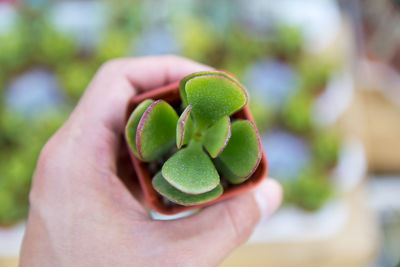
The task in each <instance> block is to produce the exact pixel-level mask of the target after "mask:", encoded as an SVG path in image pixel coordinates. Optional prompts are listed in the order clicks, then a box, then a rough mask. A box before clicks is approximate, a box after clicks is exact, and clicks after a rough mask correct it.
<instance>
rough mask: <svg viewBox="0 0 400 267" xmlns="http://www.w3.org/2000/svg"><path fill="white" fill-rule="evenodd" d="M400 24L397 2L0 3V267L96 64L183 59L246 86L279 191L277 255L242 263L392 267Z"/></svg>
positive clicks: (399, 154)
mask: <svg viewBox="0 0 400 267" xmlns="http://www.w3.org/2000/svg"><path fill="white" fill-rule="evenodd" d="M399 25H400V3H399V1H398V0H381V1H376V0H354V1H347V0H279V1H272V0H268V1H259V0H219V1H211V0H202V1H196V0H164V1H160V0H132V1H128V0H120V1H111V0H102V1H97V0H86V1H79V0H63V1H52V0H0V265H2V262H1V257H2V256H4V255H5V256H7V255H10V254H11V255H14V254H15V251H17V250H18V248H19V244H20V243H19V242H21V239H22V234H23V231H24V226H23V225H24V223H23V222H24V221H25V219H26V217H27V213H28V209H29V201H28V194H29V189H30V185H31V179H32V175H33V172H34V169H35V165H36V161H37V159H38V156H39V153H40V150H41V148H42V147H43V145H44V144H45V143H46V141H47V140H48V138H49V137H50V136H51V135H52V134H53V133H54V132H55V131H56V130H57V129H58V128H59V127H60V126H61V125H62V124H63V123H64V122H65V121H66V119H67V118H68V116H69V114H70V112H71V111H72V110H73V108H74V106H75V105H76V103H77V101H78V100H79V98H80V96H81V95H82V93H83V92H84V90H85V88H86V87H87V85H88V83H89V82H90V80H91V79H92V77H93V75H94V74H95V72H96V70H97V69H98V68H99V67H100V66H101V65H102V64H103V63H104V62H106V61H107V60H110V59H114V58H118V57H137V56H148V55H162V54H177V55H182V56H185V57H188V58H191V59H193V60H195V61H199V62H202V63H204V64H208V65H211V66H213V67H215V68H218V69H225V70H227V71H229V72H231V73H233V74H234V75H235V76H236V77H237V78H238V79H239V80H240V81H241V82H242V83H243V84H244V85H245V87H246V88H247V89H248V91H249V92H250V108H251V110H252V112H253V115H254V118H255V120H256V123H257V125H258V127H259V130H260V132H261V134H262V141H263V145H264V148H265V151H266V154H267V158H268V161H269V164H270V170H269V175H270V176H271V177H274V178H276V179H278V180H279V181H280V182H281V183H282V185H283V187H284V206H283V208H281V209H280V210H279V211H278V212H277V214H275V215H274V216H272V217H271V218H269V220H268V221H266V222H264V223H265V224H261V226H260V229H258V230H260V231H258V232H257V231H256V232H255V234H254V236H255V237H256V238H257V237H259V238H260V239H262V241H263V243H262V245H265V246H269V247H268V248H267V249H264V248H263V249H264V250H263V251H262V252H261V253H259V254H257V255H258V257H253V256H252V255H254V254H252V253H253V252H252V251H251V253H249V254H248V255H251V256H250V257H248V258H247V260H248V259H250V258H251V259H253V260H257V259H260V260H263V257H264V256H265V257H266V258H268V260H271V259H276V258H278V256H280V258H279V260H277V262H278V263H279V264H276V266H360V265H361V266H365V265H362V264H360V262H364V263H365V262H368V263H370V265H368V266H385V267H386V266H388V267H389V266H394V265H395V264H397V263H398V262H399V260H400V257H399V254H398V251H399V248H400V243H399V240H400V216H399V214H400V204H399V203H400V198H399V194H398V192H399V190H400V178H399V177H400V176H399V173H400V141H399V140H400V123H399V117H400V31H399V29H400V28H399ZM349 137H351V138H349ZM349 140H350V141H349ZM367 171H368V173H367ZM371 214H372V215H371ZM15 229H16V230H15ZM263 230H264V232H263ZM13 231H16V232H15V233H16V234H15V233H14V234H15V235H13V234H12V233H13ZM327 233H328V234H327ZM376 233H378V234H376ZM264 234H265V235H264ZM313 234H315V235H313ZM375 234H376V235H375ZM254 236H253V237H254ZM271 237H272V239H271ZM274 237H275V238H277V237H279V238H277V239H276V240H278V241H279V242H276V240H275V239H273V238H274ZM313 237H314V238H315V239H312V238H313ZM10 240H11V241H10ZM15 240H17V241H15ZM271 240H272V241H271ZM310 240H311V241H312V242H310ZM321 240H327V241H326V243H324V244H322V245H321V242H323V241H321ZM274 242H275V243H274ZM277 243H279V244H280V245H278V244H277ZM262 245H260V246H259V247H261V246H262ZM274 249H276V251H275V250H274ZM249 251H250V250H249ZM378 251H379V252H378ZM13 253H14V254H13ZM375 254H379V255H378V256H376V255H375ZM15 255H16V254H15ZM287 255H290V257H287ZM299 255H301V256H303V257H304V258H302V259H303V261H301V260H298V259H299V258H296V256H299ZM332 255H333V256H332ZM371 255H373V256H371ZM374 255H375V256H374ZM374 257H375V258H376V260H375V261H376V262H374V259H373V258H374ZM318 259H320V260H321V261H318ZM247 260H246V263H247ZM290 260H291V261H292V264H291V265H290V264H289V263H288V261H290ZM335 260H337V261H335ZM350 260H353V261H354V262H356V263H358V264H349V262H350ZM232 262H236V263H238V264H239V263H240V262H239V261H236V260H233V261H232ZM271 262H272V261H271ZM337 262H339V263H338V264H336V263H337ZM286 263H287V264H286ZM312 263H313V264H312ZM346 263H347V264H346ZM285 264H286V265H285ZM329 264H331V265H329ZM14 265H15V264H14ZM14 265H13V266H14ZM231 266H236V265H234V264H233V265H231ZM238 266H243V265H238Z"/></svg>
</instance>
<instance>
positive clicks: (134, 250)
mask: <svg viewBox="0 0 400 267" xmlns="http://www.w3.org/2000/svg"><path fill="white" fill-rule="evenodd" d="M208 69H210V68H209V67H207V66H204V65H201V64H198V63H195V62H192V61H190V60H187V59H184V58H180V57H175V56H163V57H147V58H136V59H117V60H113V61H110V62H108V63H106V64H105V65H104V66H102V67H101V69H100V70H99V71H98V72H97V74H96V76H95V77H94V79H93V80H92V82H91V84H90V85H89V87H88V88H87V90H86V92H85V94H84V96H83V97H82V99H81V100H80V102H79V104H78V105H77V107H76V108H75V110H74V111H73V112H72V114H71V116H70V118H69V119H68V121H67V122H66V123H65V124H64V125H63V126H62V127H61V128H60V129H59V130H58V132H57V133H56V134H55V135H54V136H53V137H52V138H51V139H50V140H49V141H48V143H47V144H46V146H45V147H44V148H43V150H42V152H41V155H40V158H39V162H38V165H37V169H36V172H35V175H34V179H33V185H32V189H31V193H30V204H31V206H30V212H29V218H28V223H27V229H26V233H25V237H24V241H23V244H22V251H21V258H20V261H21V266H40V267H45V266H214V265H217V264H219V263H220V262H221V261H222V260H223V259H224V258H225V257H226V256H227V255H228V254H229V253H230V252H231V251H232V250H233V249H234V248H236V247H237V246H239V245H240V244H242V243H243V242H245V241H246V240H247V239H248V238H249V236H250V234H251V233H252V230H253V228H254V226H255V225H256V224H257V222H258V221H259V220H260V218H261V216H262V215H269V214H271V213H272V212H273V211H274V210H275V209H276V208H277V207H278V206H279V204H280V201H281V196H282V193H281V188H280V186H279V184H278V183H277V182H275V181H274V180H272V179H266V180H265V181H264V182H263V183H262V184H261V185H260V186H259V187H257V188H256V189H255V190H254V191H252V192H249V193H246V194H243V195H240V196H238V197H235V198H232V199H229V200H226V201H223V202H221V203H218V204H215V205H213V206H210V207H207V208H205V209H203V210H202V211H201V212H199V213H198V214H196V215H193V216H191V217H188V218H184V219H181V220H176V221H153V220H151V219H150V218H149V215H148V213H147V212H146V211H145V209H144V208H143V207H142V206H141V205H140V203H139V202H138V200H137V199H135V197H134V196H133V195H132V194H131V193H130V191H129V190H128V189H127V187H126V186H125V185H124V183H123V182H122V181H121V179H120V178H119V175H118V174H119V173H120V172H119V170H118V165H117V162H118V160H117V158H118V156H119V154H120V153H121V152H120V150H121V147H123V146H124V144H123V143H122V142H123V139H122V138H121V136H122V132H123V129H124V117H125V111H126V107H127V104H128V101H129V99H130V98H131V97H132V96H133V95H134V94H135V93H137V92H139V91H141V90H150V89H153V88H155V87H159V86H162V85H165V84H167V83H170V82H174V81H177V80H179V79H181V78H183V77H184V76H185V75H187V74H189V73H192V72H196V71H202V70H208ZM131 179H132V176H131Z"/></svg>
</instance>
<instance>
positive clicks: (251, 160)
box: [219, 120, 261, 178]
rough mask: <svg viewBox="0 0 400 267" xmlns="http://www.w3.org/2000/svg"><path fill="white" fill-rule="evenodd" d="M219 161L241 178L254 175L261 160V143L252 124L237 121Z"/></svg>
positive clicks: (245, 121)
mask: <svg viewBox="0 0 400 267" xmlns="http://www.w3.org/2000/svg"><path fill="white" fill-rule="evenodd" d="M219 159H221V161H222V162H223V163H224V164H225V166H226V167H227V168H228V169H229V170H230V171H231V172H232V173H233V174H234V175H236V176H238V177H240V178H248V177H250V175H252V174H253V172H254V171H255V170H256V168H257V166H258V164H259V163H260V160H261V141H260V136H259V134H258V131H257V129H256V127H255V125H254V124H253V123H252V122H250V121H248V120H237V121H235V122H233V123H232V136H231V138H230V139H229V142H228V144H227V145H226V147H225V149H224V151H222V153H221V155H220V156H219Z"/></svg>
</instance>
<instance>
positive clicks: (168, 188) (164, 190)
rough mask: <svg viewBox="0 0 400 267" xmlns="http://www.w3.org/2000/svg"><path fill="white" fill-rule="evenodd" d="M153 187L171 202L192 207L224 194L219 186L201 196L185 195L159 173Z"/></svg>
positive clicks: (155, 177)
mask: <svg viewBox="0 0 400 267" xmlns="http://www.w3.org/2000/svg"><path fill="white" fill-rule="evenodd" d="M153 187H154V189H155V190H156V191H157V192H158V193H160V194H161V195H162V196H164V197H166V198H167V199H169V200H170V201H172V202H174V203H177V204H180V205H184V206H192V205H198V204H202V203H205V202H209V201H211V200H214V199H216V198H217V197H219V196H220V195H222V193H223V188H222V186H221V184H218V185H217V187H215V188H214V189H213V190H211V191H209V192H206V193H203V194H199V195H190V194H186V193H183V192H181V191H179V190H178V189H176V188H175V187H173V186H172V185H170V184H169V183H168V182H167V180H165V179H164V177H163V176H162V174H161V172H159V173H157V174H156V176H154V178H153Z"/></svg>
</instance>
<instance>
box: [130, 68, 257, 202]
mask: <svg viewBox="0 0 400 267" xmlns="http://www.w3.org/2000/svg"><path fill="white" fill-rule="evenodd" d="M179 91H180V95H181V100H182V106H181V107H183V109H184V110H183V112H182V113H181V114H180V116H178V114H177V112H176V109H179V108H176V109H174V107H173V106H171V105H170V104H169V103H167V102H165V101H164V100H156V101H154V100H152V99H146V100H144V101H143V102H141V103H140V104H139V105H138V106H137V107H136V109H135V110H134V111H133V112H132V114H131V116H130V118H129V120H128V123H127V126H126V139H127V142H128V145H129V147H130V149H131V151H132V152H133V154H134V155H135V156H136V157H137V158H138V159H139V160H141V161H143V162H153V161H157V160H160V159H161V160H163V159H164V160H166V161H165V162H163V165H162V167H161V170H160V171H159V172H156V173H155V175H154V177H153V180H152V183H153V187H154V189H155V190H156V191H157V192H158V193H159V194H160V195H162V196H164V197H165V198H166V199H168V200H170V201H172V202H174V203H177V204H180V205H184V206H191V205H197V204H202V203H205V202H208V201H211V200H214V199H216V198H218V197H219V196H220V195H221V194H222V193H223V190H224V188H223V186H222V184H225V183H221V180H225V181H227V183H230V184H239V183H242V182H244V181H246V180H247V179H248V178H249V177H250V176H251V175H252V174H253V172H254V171H255V170H256V169H257V166H258V164H259V163H260V160H261V141H260V137H259V134H258V131H257V129H256V127H255V125H254V124H253V123H252V122H251V121H249V120H243V119H235V118H234V117H232V118H231V117H230V116H231V115H233V114H234V113H235V112H237V111H239V110H240V109H241V108H242V107H244V106H245V105H246V103H247V99H248V96H247V92H246V90H245V89H244V88H243V86H242V85H241V84H240V83H239V82H238V81H237V80H236V79H235V78H233V77H232V76H230V75H228V74H226V73H224V72H217V71H215V72H201V73H194V74H191V75H188V76H186V77H185V78H184V79H182V81H181V83H180V87H179ZM174 146H176V148H177V151H176V152H175V153H174V154H173V155H172V156H171V157H169V158H167V157H166V156H168V155H170V154H171V152H172V151H173V147H174Z"/></svg>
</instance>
